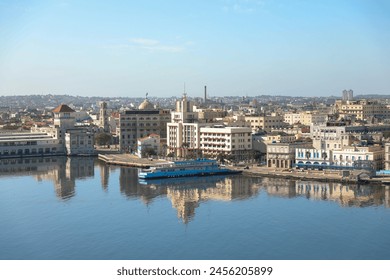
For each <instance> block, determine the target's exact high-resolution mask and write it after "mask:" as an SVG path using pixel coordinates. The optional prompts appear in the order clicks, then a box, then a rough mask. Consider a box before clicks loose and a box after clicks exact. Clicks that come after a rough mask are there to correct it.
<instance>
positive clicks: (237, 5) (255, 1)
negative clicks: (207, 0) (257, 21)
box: [222, 0, 265, 14]
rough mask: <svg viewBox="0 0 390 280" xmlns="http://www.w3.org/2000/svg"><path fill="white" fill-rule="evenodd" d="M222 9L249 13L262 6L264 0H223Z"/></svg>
mask: <svg viewBox="0 0 390 280" xmlns="http://www.w3.org/2000/svg"><path fill="white" fill-rule="evenodd" d="M223 3H224V5H223V7H222V9H223V11H225V12H233V13H238V14H251V13H254V12H256V11H257V10H258V9H260V8H262V7H263V6H264V4H265V0H223Z"/></svg>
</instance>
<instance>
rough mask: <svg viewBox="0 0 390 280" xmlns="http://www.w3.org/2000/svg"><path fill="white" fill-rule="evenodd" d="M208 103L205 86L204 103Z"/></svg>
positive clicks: (205, 87)
mask: <svg viewBox="0 0 390 280" xmlns="http://www.w3.org/2000/svg"><path fill="white" fill-rule="evenodd" d="M206 101H207V86H204V103H206Z"/></svg>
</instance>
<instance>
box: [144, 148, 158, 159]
mask: <svg viewBox="0 0 390 280" xmlns="http://www.w3.org/2000/svg"><path fill="white" fill-rule="evenodd" d="M155 155H157V153H156V151H155V150H153V149H152V148H144V149H142V151H141V157H143V158H144V157H150V156H155Z"/></svg>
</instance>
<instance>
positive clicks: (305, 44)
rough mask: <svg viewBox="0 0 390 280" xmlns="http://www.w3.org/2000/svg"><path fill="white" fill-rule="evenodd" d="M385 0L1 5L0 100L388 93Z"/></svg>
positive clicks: (389, 41) (389, 13)
mask: <svg viewBox="0 0 390 280" xmlns="http://www.w3.org/2000/svg"><path fill="white" fill-rule="evenodd" d="M389 30H390V1H386V0H383V1H380V0H377V1H375V0H335V1H333V0H328V1H310V0H296V1H294V0H280V1H277V0H207V1H206V0H194V1H192V0H178V1H176V0H154V1H151V0H142V1H141V0H139V1H135V0H133V1H132V0H128V1H119V0H112V1H96V0H95V1H89V0H85V1H80V0H76V1H73V0H58V1H56V0H51V1H34V0H29V1H18V0H9V1H6V0H0V95H24V94H70V95H80V96H104V97H117V96H123V97H142V96H145V94H146V93H149V96H156V97H171V96H181V94H182V93H183V92H184V90H185V91H186V92H187V94H188V95H189V96H191V97H202V96H203V94H204V86H205V85H207V92H208V95H209V97H213V96H231V95H237V96H244V95H245V96H256V95H262V94H267V95H292V96H329V95H341V92H342V90H344V89H353V90H354V93H355V95H357V94H390V77H389V76H390V32H389Z"/></svg>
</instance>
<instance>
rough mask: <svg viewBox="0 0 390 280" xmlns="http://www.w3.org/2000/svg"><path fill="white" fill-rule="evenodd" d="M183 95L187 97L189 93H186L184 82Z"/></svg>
mask: <svg viewBox="0 0 390 280" xmlns="http://www.w3.org/2000/svg"><path fill="white" fill-rule="evenodd" d="M183 96H184V97H186V96H187V93H186V83H185V82H184V92H183Z"/></svg>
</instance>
